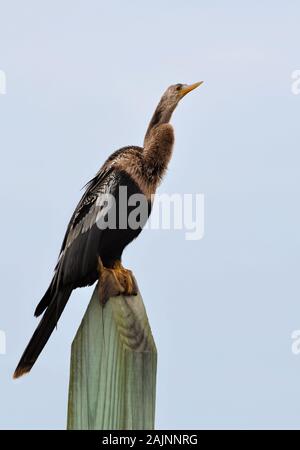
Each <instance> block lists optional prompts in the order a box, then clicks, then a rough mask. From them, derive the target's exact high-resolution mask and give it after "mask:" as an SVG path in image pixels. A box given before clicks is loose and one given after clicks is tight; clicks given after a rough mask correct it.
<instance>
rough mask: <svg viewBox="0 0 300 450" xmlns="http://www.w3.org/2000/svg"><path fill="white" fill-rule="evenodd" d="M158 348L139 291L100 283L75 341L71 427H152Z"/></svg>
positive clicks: (69, 423) (72, 370)
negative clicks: (123, 293) (101, 289)
mask: <svg viewBox="0 0 300 450" xmlns="http://www.w3.org/2000/svg"><path fill="white" fill-rule="evenodd" d="M156 363H157V352H156V347H155V343H154V340H153V337H152V333H151V329H150V326H149V322H148V318H147V314H146V310H145V307H144V304H143V300H142V298H141V296H140V295H138V296H134V297H114V298H111V299H110V300H109V301H108V302H107V304H106V305H105V307H104V308H103V307H102V306H101V305H100V303H99V300H98V294H97V288H96V289H95V291H94V294H93V296H92V299H91V302H90V304H89V306H88V308H87V311H86V313H85V315H84V318H83V320H82V322H81V325H80V327H79V329H78V331H77V334H76V336H75V339H74V341H73V344H72V351H71V368H70V384H69V404H68V423H67V428H68V429H81V430H83V429H89V430H95V429H98V430H113V429H115V430H138V429H144V430H147V429H148V430H150V429H153V428H154V416H155V392H156Z"/></svg>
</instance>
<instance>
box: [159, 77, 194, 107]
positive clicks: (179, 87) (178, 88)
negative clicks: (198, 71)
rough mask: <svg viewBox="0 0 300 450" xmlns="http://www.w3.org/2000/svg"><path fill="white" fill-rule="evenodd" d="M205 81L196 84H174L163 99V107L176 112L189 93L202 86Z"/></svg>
mask: <svg viewBox="0 0 300 450" xmlns="http://www.w3.org/2000/svg"><path fill="white" fill-rule="evenodd" d="M202 83H203V81H198V82H197V83H194V84H181V83H178V84H173V85H172V86H169V87H168V89H167V90H166V92H165V93H164V95H163V96H162V98H161V102H160V103H161V107H162V108H165V109H171V110H174V109H175V108H176V106H177V104H178V102H179V101H180V100H181V99H182V98H183V97H184V96H185V95H186V94H188V93H189V92H191V91H193V90H194V89H196V88H197V87H198V86H200V85H201V84H202Z"/></svg>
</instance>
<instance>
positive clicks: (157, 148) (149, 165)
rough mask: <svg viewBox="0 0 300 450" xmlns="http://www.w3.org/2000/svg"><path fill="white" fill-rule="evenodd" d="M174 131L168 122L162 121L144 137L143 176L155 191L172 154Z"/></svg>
mask: <svg viewBox="0 0 300 450" xmlns="http://www.w3.org/2000/svg"><path fill="white" fill-rule="evenodd" d="M173 144H174V131H173V127H172V125H171V124H169V123H162V124H161V125H159V126H156V127H155V128H154V129H153V130H151V132H150V134H149V137H148V139H145V146H144V151H143V161H144V176H145V178H146V179H147V182H148V183H149V184H151V185H152V188H153V189H152V190H153V191H154V192H155V189H156V187H157V186H158V184H159V183H160V181H161V179H162V177H163V175H164V173H165V172H166V170H167V167H168V163H169V161H170V159H171V156H172V150H173Z"/></svg>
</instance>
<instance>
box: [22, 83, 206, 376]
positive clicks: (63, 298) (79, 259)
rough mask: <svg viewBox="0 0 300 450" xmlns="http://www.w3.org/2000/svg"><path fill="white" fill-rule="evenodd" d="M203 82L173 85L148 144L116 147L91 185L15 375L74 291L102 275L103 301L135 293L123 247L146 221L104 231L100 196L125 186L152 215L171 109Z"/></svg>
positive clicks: (169, 138) (26, 367)
mask: <svg viewBox="0 0 300 450" xmlns="http://www.w3.org/2000/svg"><path fill="white" fill-rule="evenodd" d="M201 83H202V82H199V83H195V84H192V85H186V84H176V85H173V86H170V87H169V88H168V89H167V90H166V92H165V93H164V95H163V96H162V98H161V100H160V102H159V104H158V106H157V108H156V110H155V112H154V114H153V117H152V119H151V121H150V124H149V127H148V129H147V132H146V135H145V140H144V147H143V148H142V147H136V146H129V147H124V148H121V149H120V150H117V151H116V152H114V153H113V154H112V155H111V156H110V157H109V158H108V159H107V161H106V162H105V163H104V165H103V166H102V168H101V169H100V170H99V172H98V173H97V174H96V176H95V177H94V178H93V179H92V180H91V181H90V182H89V183H88V184H87V188H86V191H85V193H84V195H83V197H82V199H81V200H80V202H79V204H78V205H77V207H76V209H75V212H74V214H73V216H72V218H71V220H70V223H69V225H68V228H67V232H66V235H65V238H64V241H63V244H62V247H61V251H60V255H59V259H58V263H57V265H56V268H55V271H54V276H53V279H52V281H51V283H50V286H49V288H48V290H47V291H46V293H45V295H44V297H43V298H42V300H41V301H40V303H39V304H38V305H37V308H36V310H35V316H39V315H40V314H42V313H43V312H44V311H45V313H44V315H43V317H42V319H41V321H40V323H39V325H38V327H37V328H36V330H35V332H34V334H33V336H32V338H31V340H30V342H29V344H28V346H27V347H26V349H25V351H24V353H23V355H22V357H21V360H20V362H19V364H18V366H17V368H16V370H15V373H14V377H15V378H18V377H19V376H21V375H23V374H24V373H26V372H29V371H30V369H31V368H32V366H33V364H34V363H35V361H36V360H37V358H38V356H39V354H40V353H41V351H42V349H43V348H44V346H45V344H46V342H47V341H48V339H49V337H50V335H51V333H52V331H53V329H54V328H55V326H56V323H57V321H58V319H59V317H60V315H61V314H62V312H63V310H64V307H65V305H66V303H67V301H68V299H69V297H70V295H71V293H72V291H73V289H76V288H78V287H82V286H88V285H92V284H93V283H95V281H97V280H98V279H99V297H100V301H101V302H102V304H105V302H106V301H107V299H108V298H109V297H112V296H115V295H120V294H123V295H135V294H137V286H136V283H135V280H134V277H133V275H132V272H131V271H130V270H127V269H125V268H124V267H123V266H122V263H121V257H122V253H123V250H124V248H125V247H126V246H127V245H128V244H129V243H130V242H131V241H132V240H133V239H134V238H136V237H137V236H138V235H139V233H140V232H141V230H142V225H143V224H142V225H141V226H139V227H138V228H136V227H135V229H132V228H130V227H128V226H127V227H120V226H118V223H119V222H117V226H116V227H115V228H114V229H110V228H109V227H108V228H102V229H101V227H99V224H98V223H97V217H98V212H99V200H101V197H103V196H105V194H107V193H110V194H112V195H113V196H114V198H115V199H116V203H120V202H121V197H120V194H119V192H120V187H122V186H123V187H126V189H127V197H126V199H125V201H128V198H129V197H130V196H131V195H133V194H137V193H139V194H143V195H144V196H145V198H146V199H147V202H148V206H149V208H148V214H150V211H151V198H152V196H153V194H154V193H155V191H156V188H157V186H158V185H159V183H160V181H161V179H162V177H163V175H164V173H165V171H166V168H167V165H168V163H169V160H170V158H171V155H172V148H173V143H174V131H173V127H172V126H171V125H170V124H169V121H170V119H171V116H172V113H173V111H174V110H175V108H176V106H177V104H178V102H179V101H180V100H181V99H182V98H183V97H184V96H185V95H186V94H187V93H188V92H190V91H192V90H193V89H195V88H196V87H198V86H199V85H200V84H201ZM122 201H124V200H122ZM121 206H122V205H121Z"/></svg>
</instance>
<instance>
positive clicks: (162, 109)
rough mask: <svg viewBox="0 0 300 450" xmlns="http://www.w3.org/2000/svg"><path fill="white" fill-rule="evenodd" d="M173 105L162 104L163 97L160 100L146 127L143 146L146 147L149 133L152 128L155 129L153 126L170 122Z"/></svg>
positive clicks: (149, 137) (149, 136) (149, 138)
mask: <svg viewBox="0 0 300 450" xmlns="http://www.w3.org/2000/svg"><path fill="white" fill-rule="evenodd" d="M175 107H176V105H167V106H166V105H165V104H164V101H163V98H162V99H161V100H160V102H159V104H158V105H157V108H156V110H155V111H154V114H153V116H152V118H151V120H150V123H149V126H148V128H147V132H146V134H145V139H144V147H146V146H147V142H148V141H150V140H151V133H152V131H153V130H155V128H157V127H158V126H159V125H162V124H164V123H169V122H170V119H171V117H172V114H173V111H174V109H175Z"/></svg>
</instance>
